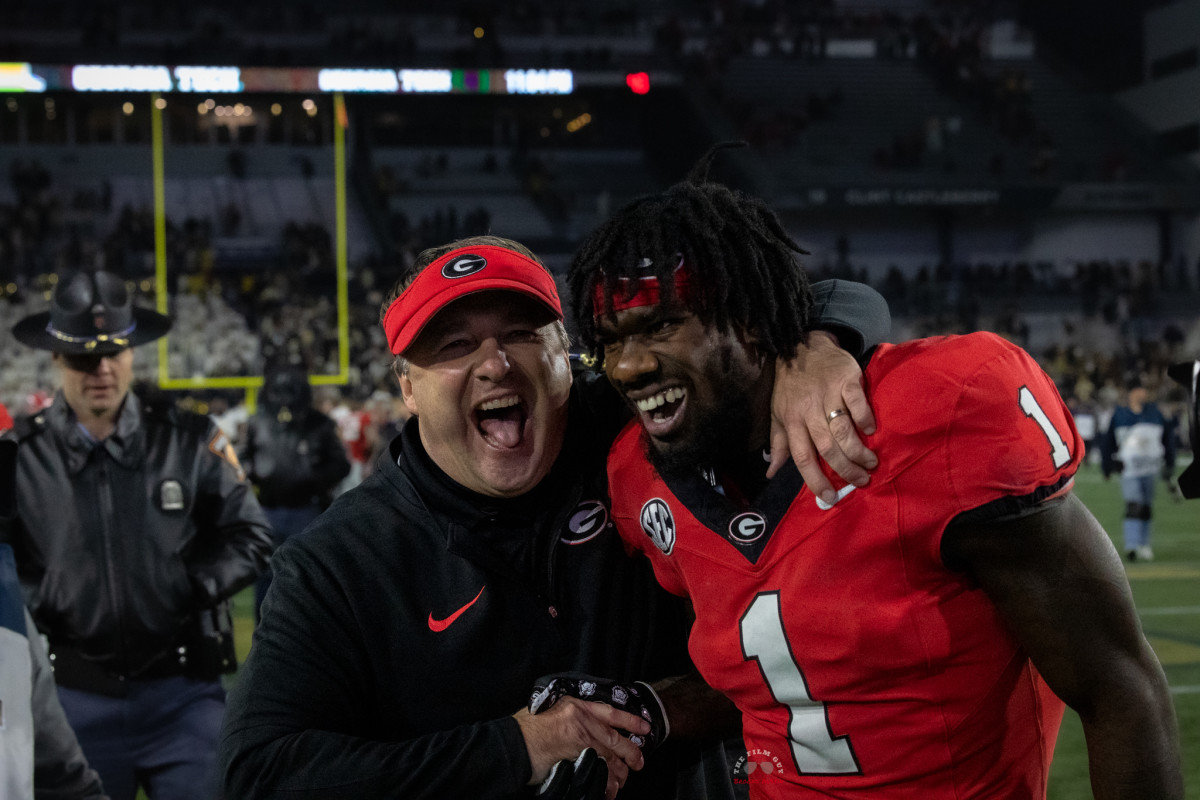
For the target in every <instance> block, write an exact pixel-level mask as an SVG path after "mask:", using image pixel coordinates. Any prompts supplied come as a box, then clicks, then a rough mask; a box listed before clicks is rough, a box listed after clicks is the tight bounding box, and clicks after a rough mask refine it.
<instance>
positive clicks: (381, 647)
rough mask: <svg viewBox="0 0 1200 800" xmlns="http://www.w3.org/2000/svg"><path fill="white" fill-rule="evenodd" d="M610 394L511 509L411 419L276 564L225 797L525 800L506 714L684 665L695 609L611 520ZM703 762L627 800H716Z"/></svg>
mask: <svg viewBox="0 0 1200 800" xmlns="http://www.w3.org/2000/svg"><path fill="white" fill-rule="evenodd" d="M597 390H599V391H600V392H606V391H607V385H606V384H600V383H598V382H596V381H595V380H594V379H580V380H579V381H577V385H576V388H575V390H573V392H572V401H571V407H570V411H569V425H568V437H567V440H566V442H565V443H564V447H563V451H562V453H561V455H560V457H559V459H558V461H557V462H556V464H555V466H554V468H553V469H552V470H551V473H550V476H549V477H547V478H546V479H545V480H544V481H543V483H542V484H541V485H539V486H538V487H537V488H536V489H534V490H533V491H532V492H531V493H529V494H527V495H525V496H523V497H521V498H517V499H513V500H497V499H495V498H490V497H484V496H481V495H477V494H474V493H472V492H469V491H467V490H465V489H463V488H462V487H460V486H458V485H457V484H455V483H453V482H452V481H450V480H449V479H448V478H447V477H446V476H445V474H444V473H442V472H441V470H440V469H438V468H437V467H436V466H435V465H434V464H433V463H432V461H431V460H430V459H429V458H428V456H427V455H426V454H425V452H424V450H423V449H422V447H421V444H420V438H419V433H418V428H417V425H418V422H417V420H415V419H413V420H410V421H409V423H408V424H407V425H406V426H405V428H404V430H403V431H402V433H401V435H400V436H398V437H397V438H396V439H395V440H394V441H393V442H392V446H391V448H390V451H389V452H388V453H386V454H385V455H384V456H383V458H381V460H380V462H379V464H378V465H377V467H376V470H375V471H374V472H373V473H372V474H371V475H370V476H369V477H368V478H367V479H366V480H365V481H364V482H363V483H362V484H360V485H359V486H358V487H356V488H355V489H352V490H350V491H349V492H347V493H346V494H344V495H342V496H341V497H339V498H338V499H337V500H335V501H334V503H333V505H332V506H331V507H330V508H329V510H327V511H326V512H325V513H324V514H323V515H322V516H321V517H320V518H319V519H318V520H317V521H316V522H315V523H314V524H313V525H312V526H311V527H310V528H309V529H308V530H307V531H306V532H305V533H304V534H302V535H301V536H298V537H293V538H292V539H290V540H289V541H288V542H287V543H286V544H285V545H283V546H282V547H281V548H280V549H279V551H278V552H277V554H276V558H275V561H274V562H273V564H272V569H273V570H274V573H275V578H274V583H273V585H272V587H271V591H270V592H269V594H268V595H267V600H266V603H265V605H264V607H263V621H262V623H261V625H260V627H259V628H258V630H257V632H256V633H255V643H254V647H253V649H252V650H251V655H250V657H249V659H248V660H247V662H246V664H245V665H244V667H243V668H242V671H241V672H240V673H239V675H238V679H237V682H236V684H235V686H234V688H233V691H232V695H231V697H230V701H229V706H228V709H229V710H228V712H227V716H226V725H225V732H224V736H223V742H222V748H221V761H222V766H223V771H224V774H225V780H226V783H225V791H226V794H227V795H228V796H229V797H237V798H239V799H240V800H254V799H255V798H266V797H279V796H287V797H289V798H301V797H312V798H318V797H319V798H322V799H323V800H329V799H330V798H354V799H355V800H369V798H383V797H387V798H399V797H404V798H423V797H428V798H472V799H473V800H487V799H488V798H510V797H524V796H530V794H531V793H530V792H529V790H528V789H527V788H526V787H525V784H526V783H527V782H528V780H529V778H530V766H529V758H528V755H527V754H526V751H525V746H524V741H523V739H522V736H521V733H520V730H519V729H518V727H517V723H516V722H515V720H513V719H512V717H511V715H512V714H513V713H514V712H515V711H517V710H518V709H519V708H521V707H522V706H523V705H524V704H525V703H527V702H528V700H529V694H530V690H531V688H532V686H533V682H534V680H535V679H536V678H538V677H539V676H541V675H544V674H546V673H549V672H556V671H561V670H572V669H573V670H583V671H586V672H591V673H593V674H596V675H604V676H608V677H613V678H617V679H625V680H633V679H644V680H654V679H657V678H660V677H666V676H668V675H675V674H680V673H682V672H685V671H688V670H689V669H690V663H689V662H688V661H687V657H686V647H685V631H686V622H685V609H684V606H683V605H682V604H681V601H680V600H679V599H678V598H675V597H672V596H670V595H668V594H666V593H665V592H663V591H662V590H661V589H660V588H659V587H658V585H657V584H656V583H655V581H654V579H653V576H652V575H651V573H650V571H649V569H648V565H647V563H646V562H645V559H633V558H630V557H628V556H627V555H626V553H625V551H624V548H623V546H622V544H621V541H620V539H619V538H618V536H617V534H616V531H615V529H614V528H613V527H612V525H611V523H610V522H609V519H608V505H607V498H606V491H605V486H604V481H605V472H604V457H605V454H606V450H607V442H608V441H609V440H611V438H612V426H613V425H614V424H616V423H617V422H618V421H619V418H620V409H619V408H615V409H612V410H613V411H615V412H617V415H616V416H611V415H610V418H609V419H608V420H607V421H606V420H605V419H604V417H603V416H602V415H601V414H600V413H598V412H597V411H596V410H595V409H592V408H589V407H588V405H589V403H588V401H589V399H591V398H590V397H589V395H592V396H594V395H595V393H596V391H597ZM397 460H398V462H397ZM531 531H532V534H531ZM458 612H461V613H460V614H459V616H457V617H455V616H454V615H455V614H456V613H458ZM722 754H723V751H721V750H720V749H719V748H717V749H716V750H710V755H711V756H712V758H711V759H710V761H709V767H710V768H711V769H712V770H713V772H714V773H715V774H716V775H717V776H719V777H720V778H721V780H722V781H723V782H724V783H725V784H728V782H729V777H728V767H727V765H726V764H725V763H724V761H723V758H722ZM700 762H701V752H700V751H699V749H698V748H696V747H694V746H692V747H685V746H682V745H679V744H674V745H673V743H671V742H668V743H667V745H665V746H664V747H663V748H662V749H661V750H659V751H658V752H656V753H655V754H654V758H653V759H652V760H651V762H650V763H651V764H653V765H657V766H656V767H648V768H647V771H646V772H645V774H640V775H638V774H635V775H634V776H633V777H631V779H630V781H629V783H628V784H627V785H626V787H625V789H624V790H623V791H622V796H623V797H628V798H637V797H644V798H651V797H653V798H670V797H676V796H679V797H681V798H684V797H687V798H703V797H705V796H706V795H705V792H704V789H703V787H702V786H700V785H699V784H696V783H689V781H696V780H698V779H699V772H698V768H699V766H700ZM689 765H690V766H689ZM681 774H682V775H683V777H682V778H681V777H679V776H680V775H681ZM681 780H682V781H684V782H685V785H684V788H681V789H677V788H676V785H677V783H678V782H679V781H681ZM677 792H678V794H677ZM707 796H710V797H712V796H722V795H707Z"/></svg>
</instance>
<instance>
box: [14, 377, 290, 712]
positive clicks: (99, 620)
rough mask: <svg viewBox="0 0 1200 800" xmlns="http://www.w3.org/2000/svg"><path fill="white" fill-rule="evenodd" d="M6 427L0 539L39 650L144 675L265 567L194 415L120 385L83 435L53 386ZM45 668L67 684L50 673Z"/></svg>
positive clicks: (251, 510)
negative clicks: (42, 644)
mask: <svg viewBox="0 0 1200 800" xmlns="http://www.w3.org/2000/svg"><path fill="white" fill-rule="evenodd" d="M16 431H17V435H18V437H19V441H20V450H19V452H18V457H17V458H18V461H17V517H16V518H15V519H13V520H7V521H4V522H0V541H2V542H7V543H9V544H11V545H12V547H13V550H14V551H15V554H16V561H17V568H18V572H19V575H20V580H21V588H22V591H23V593H24V594H25V600H26V603H27V604H28V606H29V610H30V612H31V613H32V614H33V618H34V620H35V621H36V622H37V625H38V628H39V629H40V630H41V631H42V632H43V633H45V634H46V635H47V636H48V637H49V639H50V644H51V649H52V650H55V651H57V650H58V649H59V648H63V649H64V650H68V649H69V650H71V651H72V652H77V653H78V654H79V655H80V656H81V657H82V659H83V660H85V661H86V662H87V664H88V665H90V666H96V667H101V668H103V669H104V670H105V671H106V672H107V673H110V674H113V675H120V676H130V677H138V676H140V675H146V671H147V670H148V669H158V668H160V667H161V666H162V664H163V663H164V659H167V658H168V657H169V656H170V654H171V653H172V652H173V651H174V648H175V647H176V645H177V643H178V642H179V641H180V638H181V637H182V636H184V635H185V634H186V633H187V631H188V629H189V626H190V625H191V624H192V623H193V622H194V618H195V616H196V612H197V611H199V610H200V609H202V608H208V607H211V606H213V605H214V604H216V603H217V602H218V601H220V600H223V599H225V598H228V597H231V596H232V595H233V594H234V593H235V592H237V591H238V590H239V589H241V588H243V587H245V586H248V585H249V584H251V583H252V582H253V581H254V579H255V577H256V576H257V575H258V574H259V573H260V572H262V570H263V569H264V568H265V566H266V563H267V560H268V557H269V554H270V551H271V546H272V545H271V533H270V528H269V526H268V525H267V522H266V519H265V518H264V517H263V514H262V510H261V509H260V508H259V506H258V502H257V500H255V498H254V493H253V491H252V490H251V488H250V484H249V483H248V482H247V481H246V480H245V478H244V476H243V475H242V472H241V468H240V467H239V466H238V464H237V459H236V457H235V456H233V451H232V448H230V446H229V445H228V442H227V439H226V438H225V436H224V434H222V433H221V432H220V430H219V429H218V428H217V426H216V425H215V424H214V423H213V422H212V421H211V420H210V419H208V418H207V417H203V416H199V415H196V414H189V413H186V412H181V411H177V410H176V409H175V408H174V407H173V406H172V405H171V404H169V403H155V404H151V405H146V406H143V403H142V402H141V400H140V399H139V398H138V397H137V395H135V394H133V393H132V392H131V393H130V394H129V395H128V396H127V397H126V399H125V403H124V405H123V407H122V410H121V414H120V417H119V419H118V421H117V429H116V432H115V433H113V435H111V436H109V437H108V438H107V439H105V440H104V441H102V442H98V443H97V442H94V441H93V440H91V439H90V437H88V436H86V435H85V434H84V432H83V430H82V429H81V428H80V427H79V425H78V424H77V423H76V421H75V417H74V414H73V413H72V412H71V410H70V407H69V406H68V405H67V404H66V401H65V400H64V399H63V397H62V394H61V392H60V393H59V394H58V395H57V396H56V397H55V399H54V403H53V404H52V405H51V406H50V407H49V408H47V409H46V410H45V411H43V412H41V413H40V414H38V415H36V416H34V417H26V418H23V419H20V420H18V421H17V424H16ZM57 677H58V682H59V684H60V685H69V679H68V676H67V674H66V672H65V671H64V670H58V676H57ZM76 688H83V689H87V688H89V687H86V686H78V687H76Z"/></svg>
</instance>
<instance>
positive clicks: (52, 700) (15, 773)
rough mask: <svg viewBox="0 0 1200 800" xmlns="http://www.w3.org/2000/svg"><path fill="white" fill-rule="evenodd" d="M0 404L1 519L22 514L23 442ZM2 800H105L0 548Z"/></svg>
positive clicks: (13, 569) (5, 549)
mask: <svg viewBox="0 0 1200 800" xmlns="http://www.w3.org/2000/svg"><path fill="white" fill-rule="evenodd" d="M11 428H12V418H11V417H10V416H9V415H8V410H7V409H6V408H5V407H4V405H3V404H0V519H9V518H10V517H12V516H13V514H14V513H15V512H16V493H17V481H16V478H17V443H16V441H15V440H14V439H12V438H11V437H9V436H5V434H6V433H7V432H8V431H9V430H10V429H11ZM0 797H3V798H5V800H9V798H11V800H29V799H30V798H32V800H106V795H105V794H104V790H103V788H102V787H101V785H100V776H99V775H97V774H96V772H95V770H93V769H91V768H90V767H89V766H88V763H87V759H86V758H85V757H84V755H83V751H82V750H81V749H80V747H79V741H78V740H77V739H76V738H75V731H73V730H71V725H70V723H69V722H67V717H66V715H65V714H64V713H63V709H62V704H61V703H60V702H59V701H58V692H57V690H56V689H55V685H54V670H53V668H52V667H51V666H50V658H49V656H48V654H47V653H46V647H45V645H44V644H43V642H42V637H41V634H39V633H38V630H37V627H36V626H35V625H34V623H33V618H32V617H30V616H29V611H28V610H27V609H26V608H25V601H24V599H23V598H22V596H21V586H20V582H19V581H18V579H17V565H16V561H15V560H14V559H13V552H12V548H11V547H9V546H8V545H6V544H0Z"/></svg>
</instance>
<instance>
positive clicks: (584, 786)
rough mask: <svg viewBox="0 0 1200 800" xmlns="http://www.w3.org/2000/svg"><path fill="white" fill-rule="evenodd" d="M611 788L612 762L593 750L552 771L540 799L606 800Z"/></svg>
mask: <svg viewBox="0 0 1200 800" xmlns="http://www.w3.org/2000/svg"><path fill="white" fill-rule="evenodd" d="M607 788H608V762H606V761H605V760H604V759H603V758H601V757H600V756H599V755H597V753H596V751H595V750H593V749H592V748H590V747H588V748H586V749H585V750H584V751H583V752H582V753H580V754H579V758H577V759H575V760H574V761H571V760H569V759H565V758H564V759H563V760H562V761H560V762H558V763H557V764H555V765H554V766H553V767H551V768H550V774H549V775H547V776H546V780H544V781H542V785H541V786H540V787H539V788H538V791H537V794H536V795H534V797H536V798H537V800H604V792H605V790H606V789H607Z"/></svg>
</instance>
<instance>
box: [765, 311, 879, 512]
mask: <svg viewBox="0 0 1200 800" xmlns="http://www.w3.org/2000/svg"><path fill="white" fill-rule="evenodd" d="M831 414H832V415H833V416H832V417H831V416H830V415H831ZM859 431H862V432H863V433H865V434H867V435H870V434H872V433H874V432H875V415H874V414H873V413H872V412H871V406H870V405H869V404H868V403H867V396H866V393H865V392H863V387H862V369H861V368H860V367H859V366H858V362H857V361H855V360H854V357H853V356H851V355H850V354H849V353H847V352H846V351H845V350H843V349H842V348H841V347H839V346H838V344H837V339H836V337H834V335H833V334H831V333H827V332H825V331H812V332H811V333H809V335H808V346H807V347H805V346H803V345H801V346H800V347H799V349H798V350H797V352H796V358H794V359H793V360H791V361H783V360H782V359H780V360H779V361H778V363H777V364H776V369H775V393H774V395H773V397H772V399H771V463H770V466H769V467H768V468H767V477H773V476H774V475H775V473H776V472H778V471H779V468H780V467H782V466H783V465H784V464H785V463H786V462H787V458H788V455H789V454H790V455H791V458H792V460H793V461H795V462H796V467H797V468H798V469H799V470H800V475H801V476H802V477H803V478H804V483H805V484H806V485H807V486H808V487H809V488H810V489H811V490H812V492H813V494H815V495H817V496H818V497H820V498H821V499H822V500H823V501H825V502H826V503H828V504H830V505H832V504H833V502H834V501H836V499H837V495H836V493H835V492H834V488H833V484H832V483H830V482H829V479H828V478H826V477H825V473H823V472H822V471H821V464H820V460H821V459H824V460H825V463H827V464H829V466H830V467H831V468H832V469H833V471H834V472H836V473H837V474H838V475H840V476H842V478H844V479H845V480H846V481H847V482H848V483H852V484H854V485H855V486H866V485H867V483H868V482H869V481H870V479H871V475H870V473H869V472H868V470H872V469H875V467H876V466H878V465H879V459H878V457H876V455H875V454H874V453H873V452H871V451H870V450H869V449H867V447H866V445H864V444H863V443H862V440H861V439H860V438H859V434H858V432H859Z"/></svg>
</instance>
